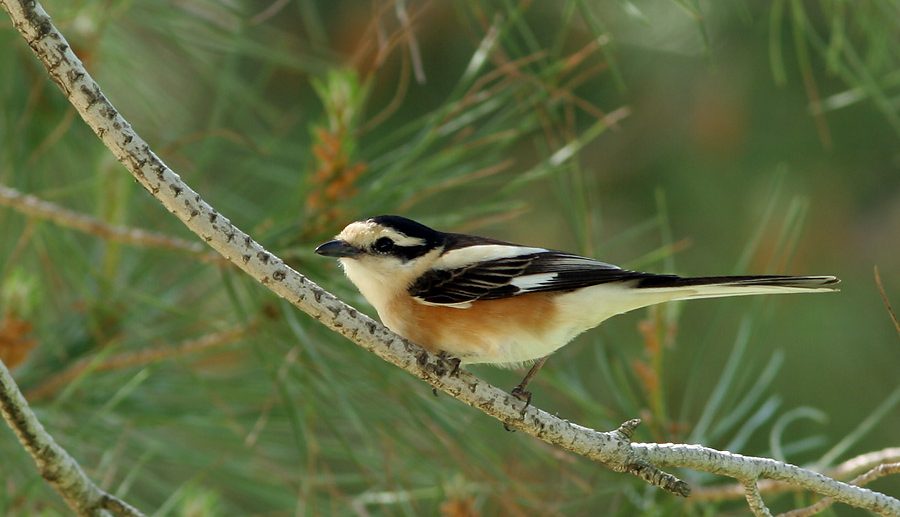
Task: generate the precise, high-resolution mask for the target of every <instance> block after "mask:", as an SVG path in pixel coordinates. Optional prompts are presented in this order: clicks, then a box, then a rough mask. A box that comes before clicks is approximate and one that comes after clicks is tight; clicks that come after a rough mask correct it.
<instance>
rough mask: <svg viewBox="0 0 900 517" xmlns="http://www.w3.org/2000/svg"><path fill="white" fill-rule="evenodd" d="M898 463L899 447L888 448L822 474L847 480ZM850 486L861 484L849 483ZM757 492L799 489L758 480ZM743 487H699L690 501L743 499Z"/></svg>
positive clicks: (793, 486) (737, 485)
mask: <svg viewBox="0 0 900 517" xmlns="http://www.w3.org/2000/svg"><path fill="white" fill-rule="evenodd" d="M898 462H900V447H888V448H887V449H881V450H879V451H873V452H867V453H865V454H860V455H859V456H855V457H853V458H850V459H849V460H847V461H844V462H843V463H841V464H839V465H837V466H836V467H834V468H831V469H828V470H826V471H824V472H823V474H825V475H826V476H828V477H830V478H834V479H849V478H851V477H852V476H855V475H857V474H860V473H861V472H866V471H869V470H872V469H875V468H877V467H878V466H880V465H885V464H896V463H898ZM849 483H850V484H851V485H861V483H858V482H856V481H855V480H854V481H849ZM758 485H759V491H760V492H761V493H763V494H778V493H781V492H791V491H793V492H796V491H797V490H799V489H800V487H798V486H797V485H795V484H791V483H789V482H787V481H776V480H774V479H761V480H759V483H758ZM744 493H745V492H744V486H743V485H742V484H740V483H734V484H730V485H717V486H709V487H699V488H695V489H694V490H692V491H691V499H693V500H696V501H727V500H732V499H740V498H741V497H744Z"/></svg>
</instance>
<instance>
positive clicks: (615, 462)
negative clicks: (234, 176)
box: [0, 0, 900, 515]
mask: <svg viewBox="0 0 900 517" xmlns="http://www.w3.org/2000/svg"><path fill="white" fill-rule="evenodd" d="M0 3H2V5H3V6H4V8H5V9H6V10H7V11H8V12H9V14H10V17H11V18H12V19H13V23H14V25H15V27H16V28H17V29H18V30H19V32H21V33H22V35H23V37H24V38H25V40H26V41H27V43H28V44H29V45H30V46H31V48H32V49H33V50H34V52H35V55H36V56H37V57H38V59H39V60H40V61H41V62H42V63H43V64H44V66H45V67H46V68H47V71H48V73H49V74H50V77H51V78H52V79H53V80H54V81H55V82H56V83H57V85H58V86H59V87H60V89H62V91H63V93H64V94H65V95H66V97H67V98H68V99H69V102H71V103H72V105H73V106H74V107H75V108H76V110H77V111H78V113H79V115H80V116H81V117H82V118H83V119H84V121H85V122H86V123H87V124H88V126H90V127H91V129H93V131H94V132H95V133H96V134H97V136H99V137H100V139H101V140H102V141H103V143H104V144H105V145H106V146H107V148H109V149H110V151H112V153H113V154H114V155H115V156H116V158H117V159H118V160H119V161H120V162H121V163H122V164H123V165H125V167H126V168H127V169H128V170H129V171H130V172H131V173H132V175H134V177H135V178H136V179H137V181H138V182H139V183H140V184H141V185H142V186H143V187H144V188H146V189H147V190H148V191H149V192H150V193H151V194H152V195H153V196H154V197H155V198H157V199H158V200H159V201H160V202H161V203H162V204H163V206H165V207H166V209H168V210H169V211H170V212H172V213H173V214H174V215H175V216H176V217H178V218H179V219H180V220H181V221H182V222H183V223H184V224H185V225H186V226H187V227H188V228H189V229H190V230H191V231H193V232H194V233H196V234H197V235H199V236H200V237H201V238H202V239H203V240H204V241H206V242H207V243H208V244H209V245H210V246H211V247H213V248H214V249H216V250H217V251H218V252H219V253H221V254H222V255H223V256H224V257H225V258H227V259H228V260H230V261H231V262H233V263H234V264H235V265H236V266H238V267H239V268H240V269H242V270H243V271H244V272H246V273H247V274H249V275H250V276H252V277H253V278H255V279H256V280H257V281H259V282H260V283H262V284H263V285H265V286H266V287H268V288H269V289H270V290H272V291H273V292H274V293H275V294H277V295H279V296H281V297H283V298H285V299H286V300H288V301H289V302H291V303H292V304H293V305H295V306H296V307H297V308H298V309H300V310H302V311H304V312H306V313H307V314H309V315H310V316H312V317H313V318H315V319H316V320H319V321H320V322H321V323H322V324H323V325H325V326H327V327H328V328H330V329H332V330H334V331H335V332H337V333H339V334H341V335H343V336H345V337H347V338H348V339H350V340H351V341H353V342H354V343H356V344H357V345H359V346H361V347H362V348H364V349H366V350H368V351H370V352H372V353H374V354H376V355H377V356H379V357H381V358H382V359H384V360H385V361H388V362H390V363H391V364H394V365H396V366H398V367H400V368H402V369H404V370H406V371H407V372H408V373H410V374H412V375H414V376H416V377H419V378H421V379H423V380H425V381H426V382H428V383H429V384H431V385H432V386H434V387H435V388H436V389H439V390H441V391H444V392H445V393H447V394H449V395H451V396H453V397H454V398H456V399H458V400H460V401H462V402H464V403H466V404H468V405H470V406H472V407H475V408H477V409H480V410H481V411H483V412H484V413H486V414H488V415H490V416H492V417H494V418H496V419H498V420H500V421H502V422H504V423H506V424H507V425H508V426H510V427H512V428H515V429H519V430H521V431H523V432H525V433H527V434H530V435H532V436H534V437H536V438H538V439H541V440H543V441H545V442H547V443H552V444H555V445H558V446H560V447H562V448H564V449H566V450H568V451H571V452H574V453H576V454H579V455H581V456H584V457H586V458H589V459H592V460H594V461H598V462H601V463H604V464H606V465H607V466H608V467H609V468H611V469H613V470H616V471H620V472H629V473H632V474H634V475H637V476H639V477H641V478H642V479H644V480H645V481H647V482H649V483H651V484H654V485H656V486H660V487H662V488H664V489H666V490H669V491H672V492H675V493H678V494H680V495H687V494H688V492H689V487H688V486H687V484H686V483H684V482H682V481H680V480H678V479H677V478H675V477H674V476H671V475H669V474H666V473H664V472H662V471H660V470H659V469H658V468H656V467H655V466H654V465H662V466H670V467H675V466H680V467H688V468H693V469H698V470H704V471H708V472H714V473H717V474H722V475H727V476H731V477H734V478H737V479H756V478H759V477H762V476H765V477H771V478H773V479H783V480H789V481H791V482H792V483H794V484H797V485H798V486H801V487H803V488H806V489H808V490H812V491H815V492H817V493H820V494H823V495H827V496H831V497H834V498H835V499H836V500H838V501H841V502H844V503H847V504H850V505H853V506H857V507H860V508H864V509H868V510H870V511H874V512H879V513H885V514H892V515H900V500H897V499H895V498H892V497H889V496H886V495H884V494H881V493H878V492H874V491H871V490H867V489H864V488H860V487H855V486H851V485H848V484H846V483H841V482H838V481H835V480H833V479H830V478H827V477H825V476H823V475H821V474H818V473H815V472H812V471H808V470H804V469H801V468H799V467H796V466H793V465H788V464H785V463H781V462H778V461H775V460H770V459H765V458H750V457H746V456H741V455H737V454H731V453H728V452H722V451H716V450H713V449H709V448H706V447H702V446H699V445H676V444H639V443H632V442H631V439H630V438H631V434H632V433H633V432H634V429H635V427H636V426H637V424H638V422H637V421H635V420H632V421H628V422H626V423H625V424H623V425H622V426H621V427H620V428H619V429H617V430H615V431H611V432H605V433H604V432H598V431H595V430H593V429H588V428H586V427H582V426H580V425H577V424H573V423H571V422H568V421H565V420H562V419H560V418H557V417H555V416H553V415H550V414H548V413H546V412H544V411H541V410H540V409H537V408H534V407H524V404H523V403H522V402H521V401H520V400H518V399H516V398H515V397H512V396H511V395H510V394H508V393H506V392H505V391H503V390H500V389H498V388H496V387H494V386H491V385H489V384H487V383H485V382H484V381H482V380H480V379H478V378H477V377H475V376H474V375H472V374H470V373H468V372H466V371H459V372H454V371H453V369H452V368H451V366H450V365H448V364H447V362H446V361H445V360H444V359H442V358H440V357H438V356H436V355H433V354H430V353H428V352H426V351H425V350H423V349H422V348H420V347H418V346H416V345H415V344H413V343H410V342H409V341H407V340H405V339H403V338H401V337H399V336H397V335H396V334H394V333H392V332H391V331H389V330H388V329H386V328H385V327H384V326H382V325H381V324H379V323H378V322H376V321H374V320H372V319H371V318H368V317H367V316H365V315H363V314H361V313H360V312H359V311H357V310H356V309H354V308H352V307H350V306H348V305H346V304H344V303H343V302H341V301H340V300H338V299H337V298H336V297H334V296H333V295H332V294H330V293H328V292H327V291H325V290H324V289H322V288H321V287H319V286H318V285H316V284H315V283H313V282H312V281H311V280H309V279H308V278H306V277H305V276H303V275H301V274H300V273H298V272H296V271H294V270H293V269H291V268H290V267H288V266H287V265H286V264H285V263H284V262H283V261H282V260H281V259H280V258H278V257H277V256H275V255H273V254H272V253H270V252H269V251H267V250H265V249H264V248H263V247H262V246H260V245H259V243H257V242H256V241H254V240H253V239H252V238H251V237H250V236H249V235H247V234H246V233H244V232H243V231H241V230H240V229H239V228H237V227H235V226H234V225H232V224H231V222H230V221H229V220H228V219H227V218H226V217H225V216H223V215H222V214H220V213H218V212H217V211H216V210H215V209H214V208H213V207H212V206H210V205H209V204H207V203H206V202H205V201H204V200H203V199H201V197H200V195H199V194H197V193H196V192H195V191H194V190H193V189H191V188H190V187H189V186H188V185H187V184H185V183H184V182H183V181H182V180H181V178H180V177H179V176H178V175H177V174H176V173H175V172H174V171H172V170H171V169H170V168H169V167H167V166H166V165H165V164H164V163H163V162H162V160H160V159H159V157H157V156H156V154H154V153H153V151H152V150H151V149H150V147H149V146H148V145H147V143H146V142H145V141H144V140H143V139H141V137H140V136H138V135H137V133H136V132H135V131H134V130H133V129H132V127H131V125H130V124H129V123H128V122H127V121H126V120H125V119H124V118H123V117H122V115H121V114H119V112H118V111H116V109H115V108H114V107H113V105H112V104H111V103H110V102H109V100H108V99H107V98H106V96H105V95H104V94H103V92H102V91H101V90H100V87H99V86H98V85H97V83H95V82H94V80H93V79H92V78H91V76H90V75H89V74H88V72H87V71H86V70H85V69H84V66H83V65H82V63H81V61H80V60H79V59H78V58H77V57H76V56H75V54H74V53H73V52H72V50H71V48H70V47H69V45H68V43H67V42H66V40H65V39H64V38H63V36H62V34H60V33H59V31H58V30H57V29H56V27H54V26H53V24H52V22H51V21H50V18H49V16H47V14H46V12H45V11H44V10H43V8H42V7H41V6H40V5H39V4H38V2H36V1H34V0H0Z"/></svg>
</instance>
